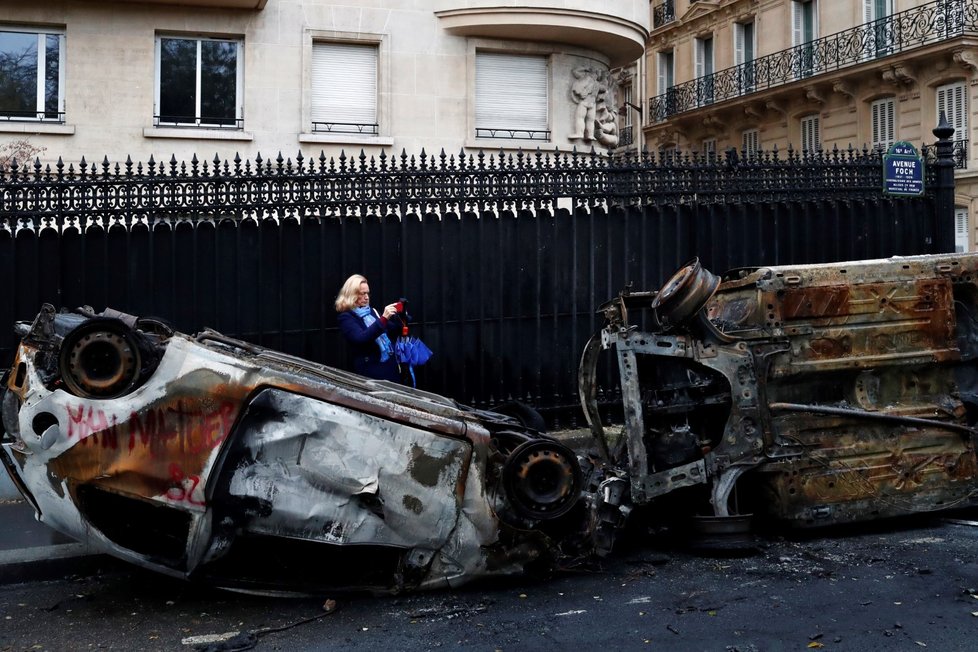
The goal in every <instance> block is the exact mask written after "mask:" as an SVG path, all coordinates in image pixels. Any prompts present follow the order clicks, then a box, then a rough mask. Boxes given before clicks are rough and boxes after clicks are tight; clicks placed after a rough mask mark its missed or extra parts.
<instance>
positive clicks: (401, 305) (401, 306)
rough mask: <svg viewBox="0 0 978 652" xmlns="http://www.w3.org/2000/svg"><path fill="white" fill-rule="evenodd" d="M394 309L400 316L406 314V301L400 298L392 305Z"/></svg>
mask: <svg viewBox="0 0 978 652" xmlns="http://www.w3.org/2000/svg"><path fill="white" fill-rule="evenodd" d="M394 307H395V309H396V310H397V312H399V313H401V314H402V315H404V314H407V307H408V300H407V299H405V298H404V297H401V298H400V299H398V300H397V301H396V302H395V303H394Z"/></svg>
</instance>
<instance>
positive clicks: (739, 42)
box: [733, 17, 757, 93]
mask: <svg viewBox="0 0 978 652" xmlns="http://www.w3.org/2000/svg"><path fill="white" fill-rule="evenodd" d="M748 26H750V29H749V30H748V29H747V28H748ZM748 35H749V36H750V38H747V37H748ZM733 37H734V38H733V55H734V65H735V66H738V67H739V70H738V77H739V80H738V81H739V84H740V90H741V92H743V93H747V92H750V91H753V90H754V87H755V79H754V65H753V63H754V61H755V59H757V21H756V20H755V19H754V18H753V17H751V19H750V20H744V21H741V22H736V23H734V24H733ZM748 45H749V46H750V47H749V48H748ZM748 54H750V57H749V58H748V56H747V55H748Z"/></svg>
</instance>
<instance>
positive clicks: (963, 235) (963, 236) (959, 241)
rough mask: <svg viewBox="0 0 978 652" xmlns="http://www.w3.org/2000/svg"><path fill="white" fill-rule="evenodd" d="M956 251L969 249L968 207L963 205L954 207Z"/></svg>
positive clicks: (960, 251) (961, 251) (962, 251)
mask: <svg viewBox="0 0 978 652" xmlns="http://www.w3.org/2000/svg"><path fill="white" fill-rule="evenodd" d="M954 251H955V252H957V253H959V254H961V253H964V252H966V251H968V209H967V208H965V207H963V206H955V207H954Z"/></svg>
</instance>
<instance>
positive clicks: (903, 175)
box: [883, 140, 924, 197]
mask: <svg viewBox="0 0 978 652" xmlns="http://www.w3.org/2000/svg"><path fill="white" fill-rule="evenodd" d="M883 192H884V193H885V194H887V195H903V196H910V197H916V196H919V195H922V194H924V159H923V157H921V156H920V154H918V153H917V148H916V147H914V146H913V145H911V144H910V143H908V142H907V141H905V140H901V141H900V142H898V143H893V144H892V145H890V148H889V149H888V150H886V154H885V155H884V156H883Z"/></svg>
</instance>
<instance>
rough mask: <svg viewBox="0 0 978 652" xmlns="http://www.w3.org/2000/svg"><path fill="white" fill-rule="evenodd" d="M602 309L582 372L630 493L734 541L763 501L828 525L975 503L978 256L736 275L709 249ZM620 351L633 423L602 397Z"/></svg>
mask: <svg viewBox="0 0 978 652" xmlns="http://www.w3.org/2000/svg"><path fill="white" fill-rule="evenodd" d="M603 311H604V314H605V317H606V325H605V327H604V328H603V329H602V330H601V331H600V332H599V333H598V334H596V335H595V336H594V337H593V338H592V339H591V341H590V342H589V343H588V345H587V347H586V349H585V352H584V356H583V359H582V365H581V375H580V378H579V382H580V390H581V396H582V403H583V405H584V409H585V412H586V414H587V417H588V421H589V424H590V426H591V430H592V433H593V434H594V436H595V438H596V439H597V441H598V443H599V449H600V451H601V454H602V457H603V459H604V468H605V469H606V471H607V473H608V478H607V479H605V480H604V482H605V483H611V482H614V481H615V476H616V475H617V477H618V483H619V487H618V489H617V490H616V491H615V492H614V495H615V496H618V497H619V498H617V499H616V500H617V501H618V502H620V503H621V504H622V505H627V506H628V507H635V506H643V505H650V506H652V507H653V508H654V509H653V511H655V512H658V513H661V514H665V513H673V512H676V511H677V510H678V511H679V512H681V513H683V514H686V515H691V516H693V517H694V531H699V532H700V533H701V534H702V535H703V536H704V538H705V539H706V541H707V542H710V541H711V540H712V539H714V538H715V542H717V543H718V544H722V542H723V539H724V537H729V538H732V539H736V537H737V536H738V533H743V532H744V528H745V527H746V523H747V522H748V520H749V518H750V516H749V515H750V514H753V515H754V518H755V519H757V518H765V517H766V518H767V519H769V520H770V521H777V522H780V523H781V524H784V525H788V526H797V527H813V526H820V525H829V524H837V523H846V522H855V521H863V520H869V519H875V518H881V517H889V516H897V515H903V514H910V513H914V512H922V511H932V510H940V509H948V508H951V507H962V506H966V505H970V504H973V503H974V502H975V495H976V489H978V473H976V460H975V441H976V439H975V437H976V433H978V430H976V428H975V421H976V419H978V373H976V372H978V368H976V364H975V358H976V356H978V256H974V255H956V256H955V255H934V256H919V257H909V258H891V259H886V260H870V261H858V262H845V263H833V264H823V265H798V266H783V267H767V268H759V269H746V270H737V271H734V272H731V273H728V274H727V275H726V276H725V277H724V278H722V279H721V278H718V277H716V276H714V275H713V274H711V273H710V272H709V271H707V270H705V269H703V267H702V266H701V265H700V264H699V262H698V261H695V260H694V261H692V262H691V263H689V264H687V265H685V266H684V267H683V268H681V269H680V270H679V271H678V272H676V274H675V275H674V276H673V277H672V278H671V279H669V281H668V282H667V283H666V284H665V285H664V286H663V287H662V288H661V289H660V290H659V291H658V292H623V293H622V294H621V295H620V296H619V297H617V298H616V299H615V300H613V301H611V302H609V303H608V304H606V305H605V306H604V309H603ZM643 320H644V321H643ZM640 326H642V328H640ZM605 349H614V350H615V352H616V355H617V361H618V369H619V372H620V378H621V388H622V395H623V403H624V405H623V407H624V419H623V421H624V424H625V425H624V428H623V429H622V430H621V432H618V431H611V430H610V429H609V430H607V431H606V429H605V428H604V427H603V426H602V424H601V420H600V418H599V416H598V406H597V404H596V402H595V391H596V387H595V381H594V378H595V369H596V368H597V366H598V356H599V353H600V352H601V351H602V350H605ZM604 513H606V514H611V515H612V517H610V518H608V519H606V521H607V525H606V526H605V527H606V529H608V525H611V524H613V523H614V518H613V517H614V514H612V512H611V511H610V510H608V509H606V510H605V512H604ZM697 520H698V521H699V524H698V526H697V523H696V521H697Z"/></svg>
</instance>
